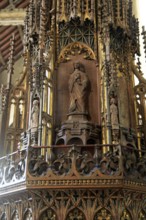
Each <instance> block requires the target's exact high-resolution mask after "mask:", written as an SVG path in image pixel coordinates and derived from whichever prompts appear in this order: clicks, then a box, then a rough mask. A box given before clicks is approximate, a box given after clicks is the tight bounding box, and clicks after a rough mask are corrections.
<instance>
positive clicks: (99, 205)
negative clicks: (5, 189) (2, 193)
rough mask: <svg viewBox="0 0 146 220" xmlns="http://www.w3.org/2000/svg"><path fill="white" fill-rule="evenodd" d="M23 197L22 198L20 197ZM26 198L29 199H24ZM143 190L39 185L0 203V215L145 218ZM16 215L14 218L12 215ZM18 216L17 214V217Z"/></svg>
mask: <svg viewBox="0 0 146 220" xmlns="http://www.w3.org/2000/svg"><path fill="white" fill-rule="evenodd" d="M22 198H23V199H22ZM27 198H28V199H27ZM144 198H145V194H143V193H142V192H136V191H135V192H133V191H130V190H121V191H119V189H102V190H101V189H100V190H98V189H89V188H88V189H65V190H62V189H56V190H48V189H45V190H43V189H40V190H34V191H32V190H31V191H29V192H27V194H25V196H24V194H23V193H22V194H21V195H19V196H18V195H17V197H16V201H13V202H11V203H6V202H7V199H5V203H2V201H1V203H0V218H1V219H2V220H3V219H17V220H20V219H23V220H32V219H37V220H45V219H52V220H60V219H61V220H71V219H78V220H89V219H90V220H97V219H98V220H105V219H106V220H117V219H118V220H125V219H128V220H133V219H134V218H135V219H138V220H144V219H145V217H146V210H145V205H146V203H145V201H144ZM12 217H15V218H12ZM16 217H17V218H16Z"/></svg>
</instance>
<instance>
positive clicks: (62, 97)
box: [55, 42, 100, 128]
mask: <svg viewBox="0 0 146 220" xmlns="http://www.w3.org/2000/svg"><path fill="white" fill-rule="evenodd" d="M77 62H79V63H81V64H82V65H83V66H84V70H85V73H86V74H87V76H88V78H89V83H90V85H89V88H88V89H89V97H88V101H87V102H88V103H87V108H88V120H89V121H92V122H93V123H95V124H98V125H100V101H99V100H100V86H99V85H100V75H99V72H98V68H97V63H96V60H95V55H94V53H93V51H92V50H91V48H89V47H88V46H87V45H86V44H83V43H79V42H74V43H71V44H69V45H68V46H66V47H65V48H64V49H63V50H62V51H61V53H60V56H59V59H58V63H59V65H58V69H57V74H56V97H55V100H56V103H55V127H56V128H58V127H60V125H61V123H62V122H64V121H66V120H67V117H68V114H69V103H70V94H69V79H70V76H71V74H72V73H73V71H74V63H77Z"/></svg>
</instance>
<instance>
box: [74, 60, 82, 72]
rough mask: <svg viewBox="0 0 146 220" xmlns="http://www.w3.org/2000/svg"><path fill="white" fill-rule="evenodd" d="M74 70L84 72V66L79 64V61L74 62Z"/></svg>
mask: <svg viewBox="0 0 146 220" xmlns="http://www.w3.org/2000/svg"><path fill="white" fill-rule="evenodd" d="M73 65H74V69H78V70H81V71H83V72H84V71H85V68H84V65H83V64H82V63H80V62H79V61H76V62H74V64H73Z"/></svg>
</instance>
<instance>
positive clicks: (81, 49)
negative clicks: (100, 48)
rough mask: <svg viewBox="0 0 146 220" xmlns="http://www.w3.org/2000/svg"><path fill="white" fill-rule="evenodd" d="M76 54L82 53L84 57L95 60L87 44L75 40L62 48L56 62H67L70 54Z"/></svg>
mask: <svg viewBox="0 0 146 220" xmlns="http://www.w3.org/2000/svg"><path fill="white" fill-rule="evenodd" d="M77 54H84V59H87V60H95V55H94V53H93V51H92V50H91V49H90V48H89V47H88V46H87V45H85V44H83V43H80V42H75V43H71V44H69V45H68V46H67V47H65V49H63V50H62V52H61V54H60V56H59V59H58V63H62V62H68V61H69V60H71V56H75V55H77Z"/></svg>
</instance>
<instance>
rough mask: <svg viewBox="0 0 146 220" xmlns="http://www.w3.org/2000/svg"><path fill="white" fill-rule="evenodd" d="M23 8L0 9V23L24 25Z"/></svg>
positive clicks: (2, 24)
mask: <svg viewBox="0 0 146 220" xmlns="http://www.w3.org/2000/svg"><path fill="white" fill-rule="evenodd" d="M25 15H26V10H25V9H14V10H12V11H10V10H7V9H5V10H0V25H1V26H8V25H24V18H25Z"/></svg>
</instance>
